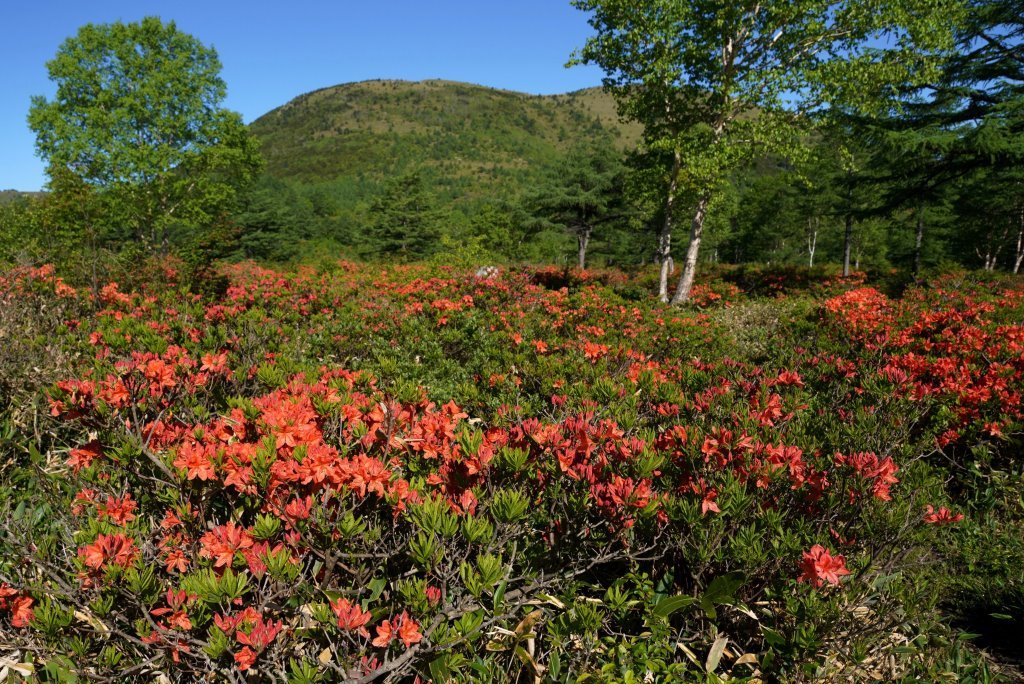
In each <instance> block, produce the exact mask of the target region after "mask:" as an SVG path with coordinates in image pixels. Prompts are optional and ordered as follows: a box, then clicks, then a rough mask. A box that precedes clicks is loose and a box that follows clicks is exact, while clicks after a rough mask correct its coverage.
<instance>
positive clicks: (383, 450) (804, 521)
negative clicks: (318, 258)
mask: <svg viewBox="0 0 1024 684" xmlns="http://www.w3.org/2000/svg"><path fill="white" fill-rule="evenodd" d="M222 275H223V277H225V278H226V279H227V282H228V283H229V286H228V288H227V290H226V292H225V293H224V294H223V295H222V296H213V295H210V294H195V293H193V292H192V291H190V289H189V288H187V287H185V286H183V285H179V284H177V282H176V281H175V280H174V279H173V278H172V277H170V274H164V275H163V276H161V277H163V278H165V280H163V281H161V286H160V287H140V288H127V287H122V286H121V285H119V284H117V283H106V284H105V285H104V286H103V287H102V288H99V289H98V291H97V292H93V291H91V290H88V289H83V288H77V289H76V288H75V287H72V286H71V285H69V284H67V283H65V282H64V281H63V280H60V279H59V277H58V276H57V275H56V274H55V273H53V272H52V271H49V270H46V269H44V270H41V271H40V270H37V271H31V272H25V273H14V274H11V275H8V276H5V278H6V280H5V281H4V282H5V283H8V286H7V289H6V292H7V294H6V295H5V296H6V299H5V306H8V307H10V306H20V305H21V304H20V303H21V302H24V301H28V298H31V301H32V302H34V303H38V302H43V303H45V305H46V306H47V307H56V308H54V309H53V310H56V311H60V312H62V313H63V315H62V316H60V317H58V318H57V319H44V320H41V321H39V322H38V325H39V326H42V327H43V328H46V333H45V334H46V336H47V340H48V343H49V344H51V345H54V346H55V348H58V349H61V350H69V351H68V353H69V354H73V360H71V361H69V362H68V363H67V365H66V368H67V373H66V374H65V375H63V376H61V377H54V378H52V379H51V378H47V379H46V380H45V381H42V382H38V383H36V385H34V386H31V385H29V386H26V387H27V389H26V390H25V391H26V392H30V391H31V390H33V388H34V392H33V393H31V402H33V403H34V405H35V406H36V407H37V408H38V409H39V410H37V411H36V413H37V414H38V418H37V420H36V422H35V423H34V424H31V425H30V424H28V423H26V422H25V421H24V420H22V419H17V420H15V419H14V415H15V414H14V412H13V411H12V410H11V409H7V410H6V412H5V414H4V420H5V423H4V436H3V437H4V439H5V440H6V442H5V443H6V444H8V445H10V447H11V449H12V450H13V451H14V452H16V453H17V454H18V457H17V462H16V463H17V465H16V467H14V468H12V469H10V470H9V471H6V472H5V474H4V476H3V478H2V479H0V488H2V490H3V491H2V493H3V494H4V495H5V496H4V501H5V502H6V503H5V504H3V505H5V506H7V508H6V510H5V511H4V520H5V524H4V527H3V530H2V536H0V633H2V634H3V636H4V639H3V641H4V643H5V644H10V645H11V650H12V652H14V653H16V654H17V656H16V657H14V658H13V659H12V660H11V667H14V666H17V668H20V669H12V670H10V671H11V672H14V673H25V672H28V671H30V670H31V671H32V672H34V673H36V674H37V675H39V676H41V677H43V678H48V679H53V680H55V681H69V680H70V679H72V678H74V677H78V678H82V679H90V678H91V679H96V680H100V681H103V680H112V679H117V680H120V681H124V680H125V679H126V678H136V679H138V680H139V681H142V680H146V681H150V680H152V678H153V677H154V676H164V677H166V678H168V679H171V680H172V681H188V680H194V679H198V678H201V677H207V676H211V674H212V676H215V677H216V678H218V679H220V680H224V681H256V680H264V679H265V680H287V681H291V682H315V681H324V682H329V681H362V682H370V681H397V680H408V681H415V680H419V681H434V682H448V681H469V680H493V681H519V680H533V681H552V682H567V681H586V680H588V679H589V680H593V681H623V682H627V681H630V682H632V681H639V680H646V681H666V682H667V681H715V680H716V678H717V679H718V680H721V679H731V680H739V681H742V680H754V679H760V680H762V681H764V680H770V679H784V680H813V679H828V678H832V677H844V678H853V679H863V678H867V677H882V678H883V679H889V680H894V679H897V678H900V677H905V678H908V680H912V679H913V678H915V677H918V676H923V675H922V673H927V672H931V671H933V670H934V669H935V668H937V667H938V668H940V669H941V665H936V661H935V657H934V654H935V652H936V648H937V647H936V646H935V644H934V638H935V635H936V633H937V631H938V632H941V630H942V629H946V628H945V627H942V625H941V622H939V620H940V613H939V611H938V608H937V606H938V602H939V599H940V598H942V588H943V586H945V585H943V584H942V583H941V582H937V581H935V578H936V577H939V576H941V575H942V573H943V565H942V555H943V554H946V553H950V554H952V553H953V552H952V551H950V549H956V548H959V547H956V546H955V544H956V542H955V539H956V537H955V535H957V534H961V533H962V531H964V530H969V529H970V526H971V525H972V524H975V523H974V522H972V518H971V514H972V512H973V511H981V508H979V506H980V504H979V503H978V502H979V501H980V498H983V497H982V495H981V493H980V492H981V488H980V487H979V482H980V481H981V479H983V478H984V477H990V476H992V473H995V472H1003V471H1000V470H999V469H1000V468H1003V467H1004V465H1005V464H1007V463H1009V462H1011V461H1012V460H1013V453H1014V451H1013V449H1014V448H1016V446H1017V445H1018V444H1019V441H1018V440H1019V435H1020V431H1021V430H1020V428H1021V419H1022V417H1021V413H1020V408H1019V407H1020V403H1021V402H1020V391H1021V385H1022V380H1021V373H1022V371H1024V355H1022V353H1021V349H1022V347H1021V340H1022V339H1024V333H1022V328H1021V326H1020V317H1019V312H1020V308H1021V306H1022V302H1021V299H1022V297H1021V291H1020V290H1019V289H1017V288H1016V287H1015V286H1013V284H1012V283H1009V282H989V283H976V284H970V285H965V284H962V283H952V282H936V283H933V285H932V286H931V287H929V288H921V289H919V290H912V291H910V292H909V293H908V294H907V295H906V296H905V297H903V298H902V299H900V300H891V299H889V298H888V297H886V296H884V295H882V294H881V293H879V292H877V291H875V290H873V289H870V288H865V287H864V286H863V284H862V282H861V281H859V280H853V281H844V282H840V281H837V280H836V279H834V278H832V277H831V276H829V275H821V276H820V277H818V276H808V281H809V282H812V283H813V285H812V286H809V287H808V288H806V289H803V290H800V291H796V292H786V291H782V290H779V291H772V292H770V293H768V294H767V297H768V299H767V300H765V299H763V298H764V297H765V294H764V293H763V292H762V291H758V292H753V293H751V294H745V293H744V292H743V290H741V289H740V287H739V286H738V285H736V284H733V283H727V282H724V281H721V280H715V281H714V282H710V283H706V284H703V285H702V286H701V287H702V288H703V289H699V288H697V289H695V293H696V295H698V296H697V299H698V302H697V304H696V305H695V306H693V307H692V308H690V309H686V310H673V309H668V308H663V307H660V306H652V305H650V304H647V303H642V304H641V303H638V302H636V301H634V300H633V299H631V298H630V297H629V290H630V288H631V287H635V286H636V282H637V280H638V278H641V277H646V276H640V277H629V276H626V275H624V274H619V273H616V272H611V271H609V272H599V273H596V274H595V273H589V272H568V273H565V272H562V271H556V270H551V269H524V270H511V271H504V272H500V273H497V274H495V273H490V272H489V273H487V274H486V276H485V277H476V276H474V275H472V273H468V274H467V273H464V272H461V271H456V270H453V269H447V268H444V267H438V266H429V267H427V266H402V267H397V268H391V269H387V270H382V269H381V268H380V267H372V266H363V265H358V264H354V263H347V262H342V263H339V264H337V265H336V266H334V267H332V268H329V269H327V268H321V269H319V270H317V271H314V270H311V269H306V270H302V269H300V270H299V271H297V272H293V273H279V272H275V271H270V270H266V269H260V268H258V267H255V266H253V265H251V264H247V265H241V266H237V267H232V268H227V269H225V270H224V272H223V274H222ZM701 293H703V294H701ZM766 301H767V302H768V303H767V304H766V303H765V302H766ZM766 306H767V307H769V309H765V307H766ZM746 307H751V308H749V311H752V312H754V313H753V314H748V313H743V312H745V311H748V309H747V308H746ZM766 311H767V312H769V313H770V314H771V315H768V313H766ZM65 312H66V313H65ZM768 321H770V324H769V323H767V322H768ZM1014 321H1016V322H1014ZM751 326H753V329H750V328H751ZM950 329H952V332H951V333H947V332H945V331H946V330H950ZM0 371H2V372H3V373H4V374H5V375H4V378H3V379H5V380H7V379H8V378H9V377H14V376H17V375H18V374H20V373H23V372H24V370H23V367H22V366H18V365H17V364H9V365H8V366H4V367H3V368H2V369H0ZM7 381H9V380H7ZM949 463H955V464H956V466H957V467H958V468H961V469H964V470H965V471H966V470H970V471H971V472H974V473H975V474H976V477H975V478H974V479H972V478H971V477H966V476H964V477H959V476H958V477H956V478H952V479H951V478H950V477H949V468H950V466H949ZM1006 481H1007V482H1009V480H1006ZM1007 486H1009V485H1007ZM979 497H980V498H979ZM994 510H996V507H994V506H993V505H989V506H988V508H987V509H985V511H987V512H986V513H985V514H986V515H989V514H992V511H994ZM1004 513H1005V510H1004ZM936 625H938V627H936ZM972 662H973V661H972ZM930 668H931V669H930ZM62 678H63V679H62Z"/></svg>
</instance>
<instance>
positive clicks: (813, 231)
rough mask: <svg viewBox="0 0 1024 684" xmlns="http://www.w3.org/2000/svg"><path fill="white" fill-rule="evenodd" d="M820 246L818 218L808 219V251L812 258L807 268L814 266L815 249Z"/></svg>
mask: <svg viewBox="0 0 1024 684" xmlns="http://www.w3.org/2000/svg"><path fill="white" fill-rule="evenodd" d="M817 248H818V220H817V219H807V252H808V253H809V254H810V256H811V258H810V261H809V263H808V264H807V268H814V251H815V250H816V249H817Z"/></svg>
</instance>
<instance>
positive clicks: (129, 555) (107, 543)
mask: <svg viewBox="0 0 1024 684" xmlns="http://www.w3.org/2000/svg"><path fill="white" fill-rule="evenodd" d="M138 553H139V550H138V549H137V548H135V540H134V539H132V538H130V537H126V536H125V535H123V534H111V535H106V534H101V535H99V536H97V537H96V541H94V542H93V543H92V544H88V545H86V546H83V547H82V548H80V549H79V550H78V557H79V558H81V559H82V562H83V563H84V564H85V565H86V567H89V568H92V569H93V570H100V569H101V568H103V567H105V566H107V565H109V564H113V565H117V566H120V567H122V568H127V567H129V566H130V565H131V564H132V563H134V562H135V559H136V557H137V556H138Z"/></svg>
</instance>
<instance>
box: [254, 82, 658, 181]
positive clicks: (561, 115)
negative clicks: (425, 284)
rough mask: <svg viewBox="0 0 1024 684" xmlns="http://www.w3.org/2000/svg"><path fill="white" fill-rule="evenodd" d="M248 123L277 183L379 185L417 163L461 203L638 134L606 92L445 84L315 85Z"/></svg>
mask: <svg viewBox="0 0 1024 684" xmlns="http://www.w3.org/2000/svg"><path fill="white" fill-rule="evenodd" d="M250 129H251V130H252V132H253V133H254V134H255V135H256V136H257V137H258V138H259V139H260V141H261V142H262V147H263V154H264V157H265V158H266V160H267V171H268V173H269V174H270V175H271V176H273V177H274V178H276V179H279V180H285V181H298V182H299V183H301V184H309V183H319V182H332V183H337V182H338V181H341V182H342V183H343V184H349V183H351V184H362V185H364V186H365V185H367V184H368V185H376V184H377V183H378V182H379V181H380V180H381V179H383V178H385V177H388V176H392V175H394V174H396V173H399V172H401V171H403V170H405V169H408V168H409V167H413V166H414V167H417V168H419V169H420V170H422V171H423V172H424V173H425V174H426V175H428V176H430V177H432V178H433V179H435V181H436V182H437V183H438V185H440V186H441V187H442V188H444V187H446V188H447V192H444V191H442V194H448V195H450V196H451V197H459V198H461V199H465V198H466V197H467V196H469V197H473V196H482V195H484V194H488V193H493V191H494V190H495V189H496V188H501V189H502V190H503V191H509V190H513V191H514V190H515V188H516V187H521V186H522V185H523V184H527V183H529V182H530V181H531V180H532V179H534V178H536V177H537V175H538V174H541V173H543V172H545V170H547V169H550V168H551V166H552V165H553V164H554V163H556V162H557V161H558V159H559V158H561V156H562V155H563V154H564V153H565V152H566V151H567V150H569V149H570V148H571V147H573V146H574V145H576V144H579V143H593V144H600V145H604V144H608V145H613V146H615V147H617V148H619V149H622V150H626V149H629V148H634V147H635V146H636V145H637V144H638V142H639V140H640V133H641V129H640V127H639V126H637V125H629V124H623V123H621V122H619V120H618V117H617V114H616V111H615V104H614V102H613V100H612V98H611V96H610V95H608V94H606V93H604V92H603V91H602V90H601V89H600V88H589V89H585V90H580V91H576V92H573V93H568V94H564V95H547V96H543V95H527V94H524V93H517V92H512V91H507V90H498V89H494V88H487V87H484V86H479V85H472V84H468V83H457V82H453V81H442V80H430V81H418V82H409V81H386V80H378V81H363V82H359V83H348V84H343V85H338V86H333V87H330V88H324V89H321V90H316V91H313V92H311V93H306V94H305V95H300V96H299V97H296V98H295V99H294V100H292V101H291V102H288V103H287V104H285V105H283V106H281V107H278V108H277V109H274V110H273V111H271V112H268V113H267V114H265V115H263V116H261V117H260V118H258V119H257V120H256V121H254V122H253V123H252V124H251V125H250ZM510 184H511V187H510ZM356 194H362V193H356Z"/></svg>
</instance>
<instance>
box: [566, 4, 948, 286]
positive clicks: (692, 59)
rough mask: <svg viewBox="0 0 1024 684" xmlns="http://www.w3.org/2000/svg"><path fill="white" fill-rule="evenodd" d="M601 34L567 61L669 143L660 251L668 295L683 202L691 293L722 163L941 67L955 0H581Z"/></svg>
mask: <svg viewBox="0 0 1024 684" xmlns="http://www.w3.org/2000/svg"><path fill="white" fill-rule="evenodd" d="M573 5H574V6H575V7H577V8H579V9H581V10H584V11H586V12H588V13H590V17H589V21H590V24H591V26H592V27H593V28H594V29H595V31H596V35H595V36H593V37H592V38H590V39H589V40H588V41H587V43H586V45H585V46H584V47H583V48H582V49H581V50H580V51H579V52H578V53H577V54H576V55H575V57H574V59H573V62H572V63H593V64H597V65H599V66H601V67H602V68H603V69H604V71H605V74H606V77H605V79H604V84H605V87H606V88H608V89H610V90H611V91H612V93H613V94H614V95H615V97H616V99H617V101H618V104H619V111H620V113H621V114H622V115H623V116H625V117H627V118H630V119H633V120H636V121H639V122H640V123H641V124H643V126H644V132H645V138H646V142H647V144H648V145H649V146H652V147H656V148H660V149H663V150H666V151H668V152H669V153H670V154H671V159H672V161H671V170H670V171H669V172H668V173H667V175H666V178H665V188H666V191H665V200H664V202H665V205H666V209H665V211H664V212H663V217H664V218H663V226H662V230H661V235H660V238H659V245H658V253H659V258H660V260H661V263H662V273H661V282H660V286H659V296H660V297H661V299H662V300H663V301H667V299H668V282H667V281H668V259H669V257H670V255H671V240H672V229H673V217H674V216H675V211H674V209H675V204H676V203H677V202H679V201H680V200H681V199H684V198H685V199H686V200H688V202H689V206H690V208H691V211H690V216H691V220H690V239H689V244H688V247H687V250H686V257H685V260H684V263H683V268H682V269H681V275H680V279H679V285H678V287H677V288H676V292H675V295H674V296H673V298H672V301H673V303H680V302H683V301H686V300H687V299H688V298H689V293H690V288H691V286H692V284H693V278H694V274H695V270H696V265H697V255H698V253H699V250H700V245H701V240H702V238H703V233H704V225H705V221H706V219H707V216H708V211H709V209H710V208H711V206H712V204H713V201H714V199H715V197H716V195H717V194H718V193H720V192H721V191H722V188H723V187H724V181H725V179H726V178H727V176H728V174H729V173H730V172H731V171H732V170H734V169H736V168H738V167H741V166H743V165H744V164H746V163H749V162H750V161H751V160H753V159H756V158H759V157H763V156H764V155H765V154H767V153H778V154H785V155H788V156H793V155H794V154H795V153H796V152H798V151H799V149H800V147H801V138H800V136H799V135H798V134H797V131H798V127H799V126H798V125H799V124H800V123H801V122H802V121H803V117H802V116H801V115H802V114H803V113H805V112H809V111H814V110H818V109H821V108H823V107H825V106H827V105H829V104H831V103H847V104H849V105H850V106H854V107H857V108H859V109H874V108H877V107H880V106H881V103H882V102H884V101H885V100H886V98H888V97H889V96H891V95H892V94H893V86H894V85H896V84H903V83H908V82H920V81H922V80H924V79H927V78H929V77H930V76H931V75H932V73H933V66H934V65H933V62H934V61H936V60H937V53H938V52H940V51H941V50H943V49H948V48H949V46H950V44H951V37H950V27H951V24H955V23H956V22H957V21H958V19H959V17H960V14H961V11H960V3H959V2H958V0H888V1H887V0H882V1H876V0H842V1H840V2H830V1H827V0H800V1H799V2H792V1H791V0H778V1H774V0H773V1H768V2H766V1H763V0H762V1H758V2H733V3H721V2H704V1H702V0H648V1H647V2H643V3H637V2H635V1H634V0H574V1H573Z"/></svg>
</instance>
